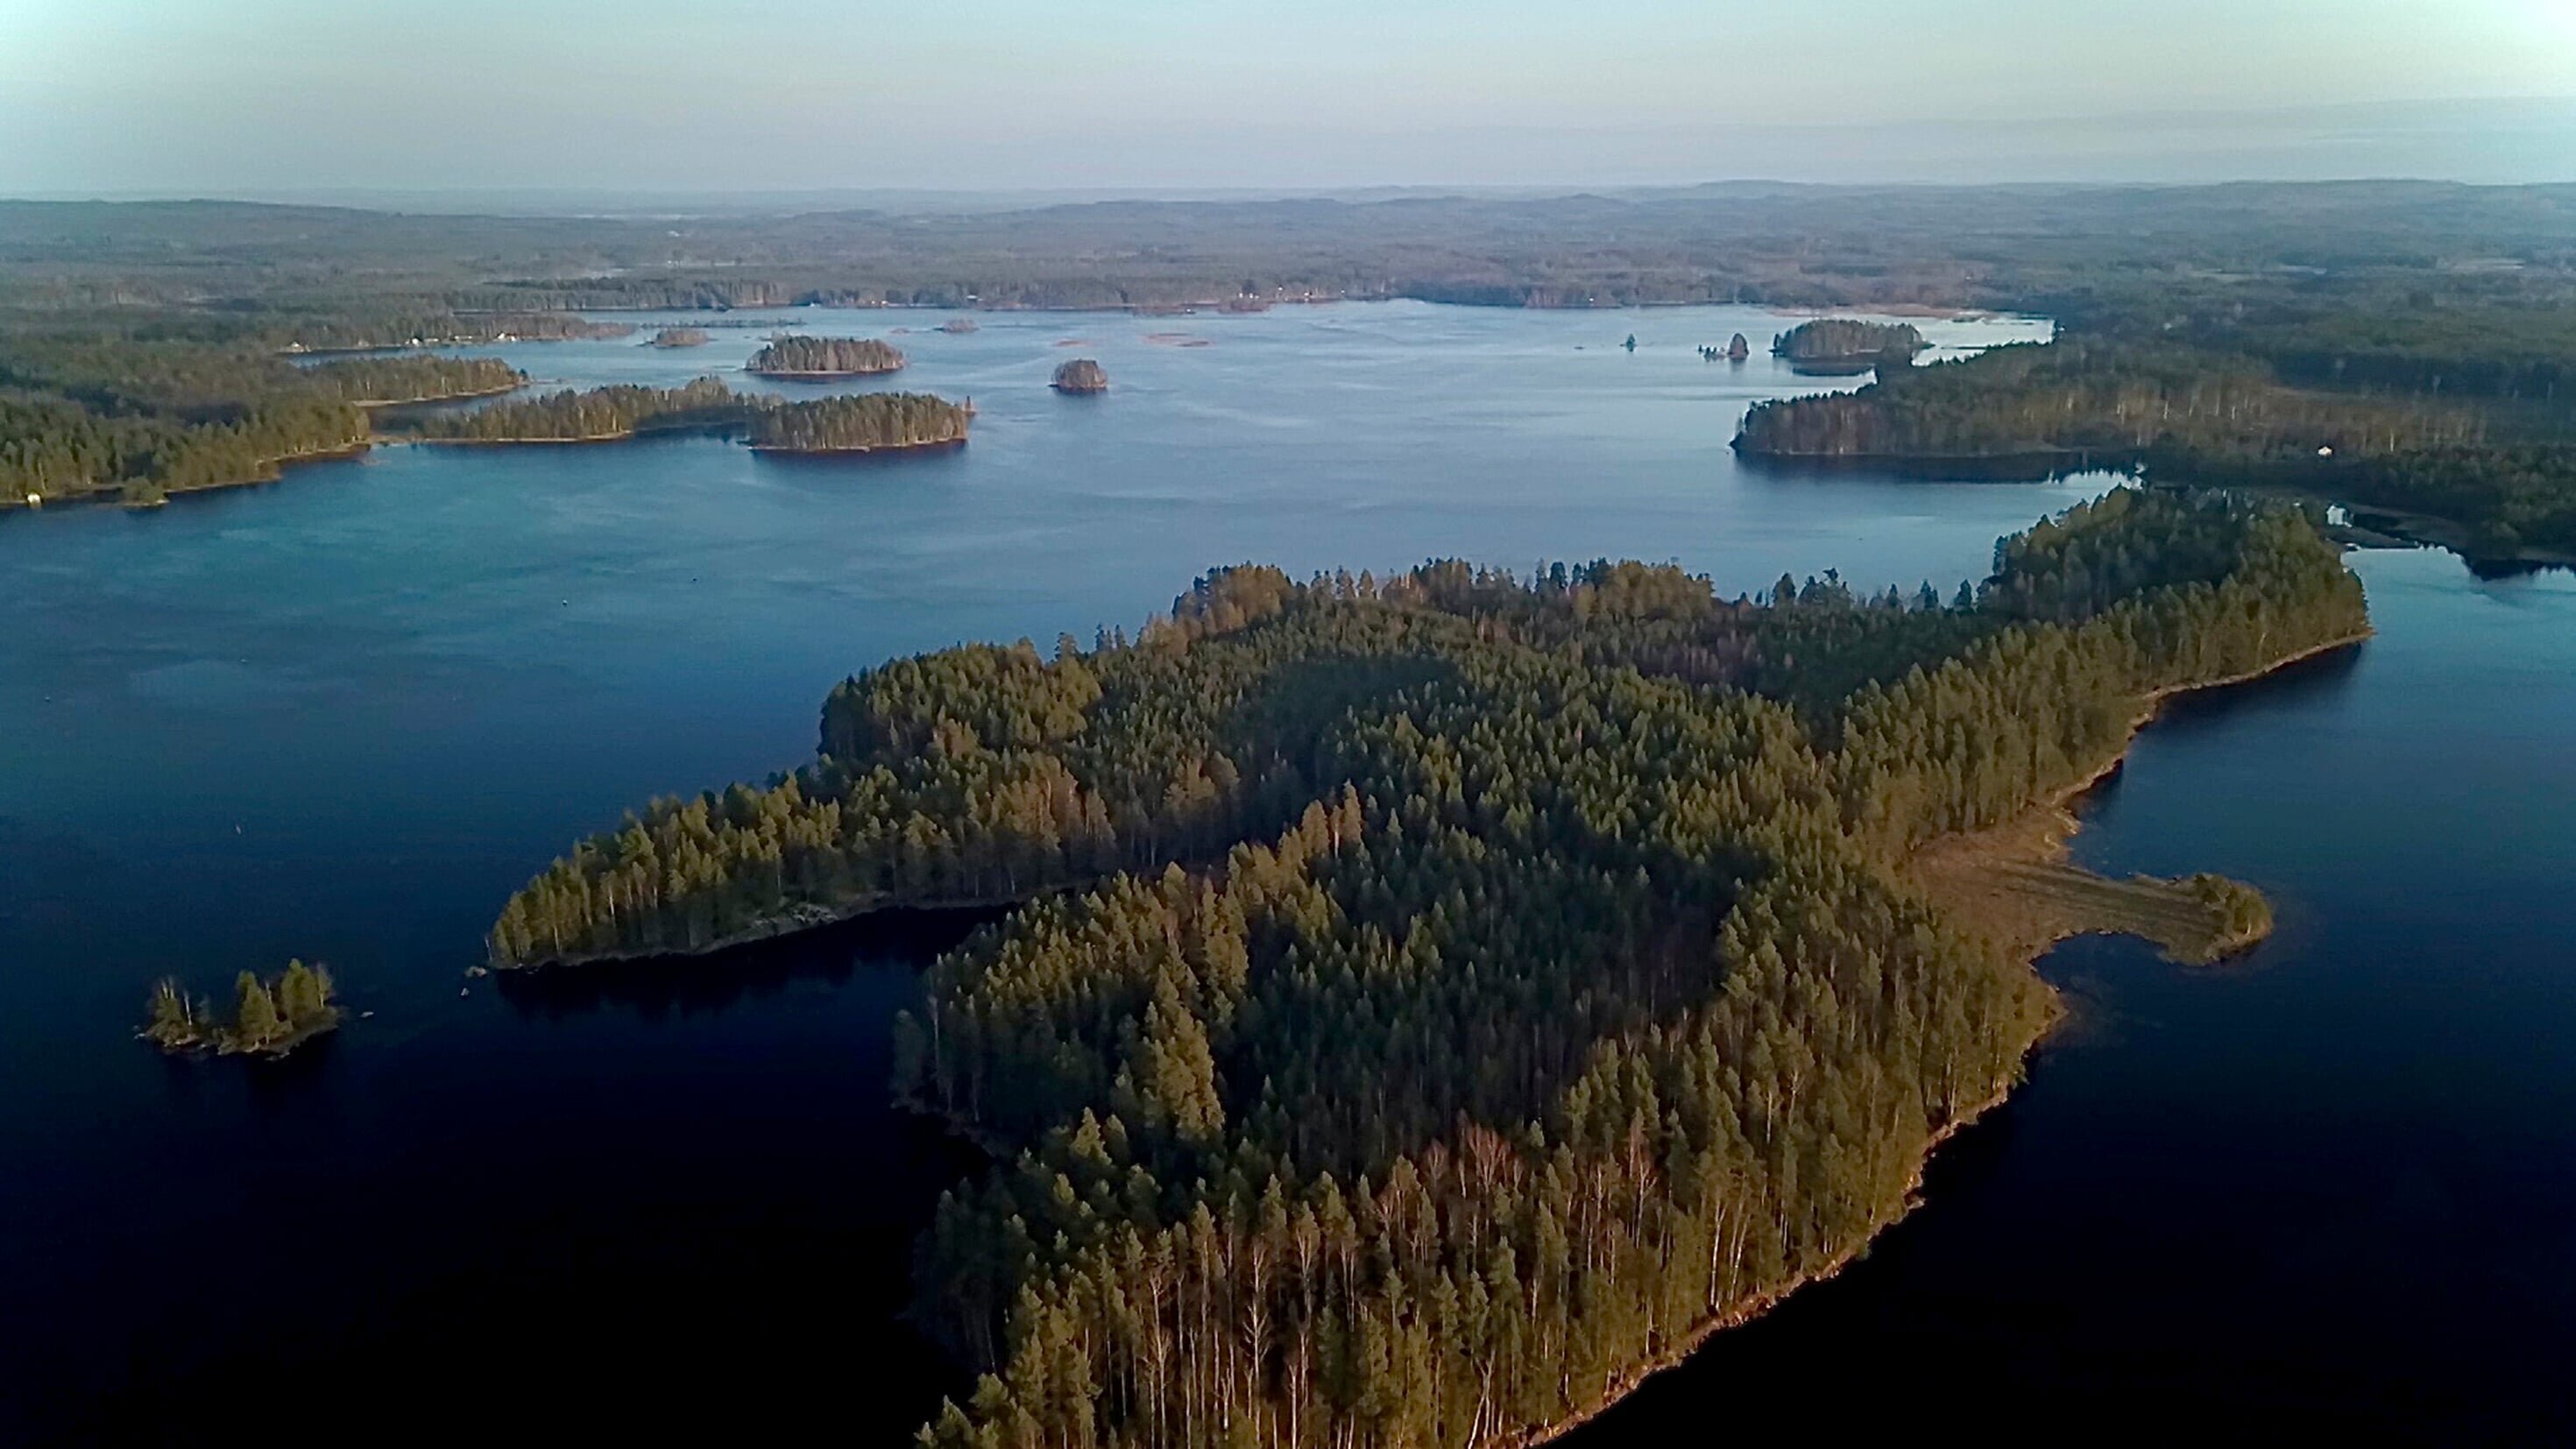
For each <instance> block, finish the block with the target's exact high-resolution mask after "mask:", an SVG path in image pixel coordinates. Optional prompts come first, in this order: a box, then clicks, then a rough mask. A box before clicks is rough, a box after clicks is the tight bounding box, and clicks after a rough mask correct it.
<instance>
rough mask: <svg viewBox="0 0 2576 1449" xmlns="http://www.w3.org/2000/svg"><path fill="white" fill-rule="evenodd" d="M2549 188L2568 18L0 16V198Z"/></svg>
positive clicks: (1490, 3) (2361, 11)
mask: <svg viewBox="0 0 2576 1449" xmlns="http://www.w3.org/2000/svg"><path fill="white" fill-rule="evenodd" d="M2373 175H2416V176H2442V177H2450V178H2454V179H2462V180H2477V181H2517V180H2576V0H1695V3H1693V0H1585V3H1580V4H1573V3H1566V0H1301V3H1297V4H1285V3H1273V0H1091V3H1088V4H1076V3H1067V0H945V3H939V4H923V3H918V0H911V3H900V4H897V3H883V0H838V3H831V0H737V3H732V4H721V3H709V0H433V3H427V4H414V5H401V6H397V5H391V4H386V3H384V0H375V3H368V0H161V3H150V0H0V193H5V194H20V195H28V194H100V195H121V194H175V195H254V194H267V193H293V192H303V191H325V190H334V189H339V190H348V189H364V188H383V189H389V190H405V191H426V190H439V189H460V190H477V191H495V190H509V189H515V188H550V189H558V190H560V189H565V188H595V189H601V190H653V191H661V192H692V191H706V192H723V191H743V190H793V189H814V190H823V189H848V188H873V187H886V188H941V189H949V188H954V189H962V190H998V189H1015V188H1039V189H1055V190H1082V189H1103V190H1121V189H1125V190H1151V189H1175V188H1219V187H1235V188H1281V187H1289V188H1297V187H1306V188H1326V187H1357V186H1371V185H1442V184H1449V185H1481V186H1514V185H1529V186H1549V185H1644V184H1656V183H1680V182H1694V181H1708V180H1723V179H1733V178H1742V177H1765V178H1777V179H1786V180H1818V181H1907V180H1915V181H2023V180H2210V179H2227V178H2231V177H2282V178H2297V179H2305V178H2312V177H2324V176H2373Z"/></svg>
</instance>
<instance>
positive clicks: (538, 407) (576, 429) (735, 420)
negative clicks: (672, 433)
mask: <svg viewBox="0 0 2576 1449" xmlns="http://www.w3.org/2000/svg"><path fill="white" fill-rule="evenodd" d="M752 406H753V404H752V403H751V401H750V400H749V399H747V398H745V397H744V396H743V395H742V394H740V393H737V392H734V391H733V390H732V389H730V388H728V387H726V386H725V385H724V384H723V383H721V382H718V381H716V380H715V379H714V378H712V377H702V378H699V379H697V380H696V381H694V382H688V383H684V384H682V385H681V386H679V387H638V386H633V385H620V386H616V387H599V388H592V389H590V390H588V391H585V392H576V391H572V390H570V389H567V390H565V391H562V392H552V393H547V394H544V395H543V396H540V397H531V398H524V399H514V400H512V401H509V402H504V403H495V404H493V405H492V406H490V407H486V408H478V409H476V410H474V411H473V412H467V413H437V414H432V415H430V416H426V417H420V418H414V419H411V420H410V421H409V422H408V423H407V424H405V425H404V434H405V435H406V436H409V437H412V438H415V439H418V440H421V441H425V442H446V443H597V442H607V441H611V440H613V439H617V438H631V437H633V436H635V435H636V434H637V433H643V432H658V431H668V430H676V429H683V428H726V427H736V426H740V425H741V423H742V422H743V420H744V419H745V417H746V416H747V414H748V413H749V411H750V409H751V407H752Z"/></svg>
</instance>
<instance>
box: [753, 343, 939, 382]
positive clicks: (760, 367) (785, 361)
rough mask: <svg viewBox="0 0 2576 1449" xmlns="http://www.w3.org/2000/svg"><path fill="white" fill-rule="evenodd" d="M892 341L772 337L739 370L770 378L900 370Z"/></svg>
mask: <svg viewBox="0 0 2576 1449" xmlns="http://www.w3.org/2000/svg"><path fill="white" fill-rule="evenodd" d="M903 365H904V357H903V354H902V353H901V352H900V351H897V350H896V348H895V346H894V344H892V343H890V342H885V341H881V340H879V339H877V338H874V337H778V338H772V339H771V340H770V341H769V343H768V344H767V345H765V346H763V347H762V348H761V349H760V350H759V351H758V352H755V353H753V354H752V355H751V360H750V361H749V362H746V363H744V364H743V368H742V370H743V371H745V372H750V373H758V374H762V375H765V376H770V377H862V376H867V375H870V374H874V373H880V372H895V371H899V370H901V369H902V367H903Z"/></svg>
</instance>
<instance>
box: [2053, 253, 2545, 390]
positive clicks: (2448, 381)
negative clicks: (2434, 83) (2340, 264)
mask: <svg viewBox="0 0 2576 1449" xmlns="http://www.w3.org/2000/svg"><path fill="white" fill-rule="evenodd" d="M2560 270H2562V269H2555V268H2553V269H2551V271H2552V272H2557V271H2560ZM2063 300H2064V304H2065V311H2064V313H2063V314H2062V316H2061V321H2062V323H2063V324H2065V325H2067V326H2069V327H2072V328H2074V329H2076V330H2078V331H2080V332H2081V333H2082V334H2083V335H2085V336H2088V337H2094V338H2099V339H2102V340H2117V341H2123V342H2129V343H2133V344H2152V345H2160V346H2173V345H2177V344H2182V345H2188V346H2192V347H2197V348H2202V349H2205V350H2208V351H2212V352H2217V353H2222V354H2227V355H2232V356H2237V357H2243V358H2249V359H2253V360H2255V361H2259V362H2260V363H2262V364H2263V365H2265V366H2266V367H2268V368H2270V369H2271V370H2272V372H2273V374H2274V375H2275V376H2276V377H2278V378H2279V379H2280V380H2281V381H2283V382H2287V383H2292V384H2295V385H2299V386H2307V387H2327V388H2339V389H2348V390H2357V391H2366V392H2383V393H2403V394H2417V395H2424V396H2434V397H2446V398H2467V399H2477V400H2493V401H2508V402H2518V403H2526V404H2533V405H2538V406H2541V407H2544V408H2547V407H2561V406H2563V405H2565V404H2567V403H2570V402H2576V392H2571V391H2570V389H2571V386H2576V297H2571V296H2570V295H2568V293H2567V289H2566V286H2565V284H2564V282H2563V281H2551V282H2542V281H2541V280H2540V279H2538V278H2535V277H2533V276H2532V275H2531V274H2529V273H2528V272H2526V271H2524V270H2522V269H2519V268H2513V269H2506V270H2503V271H2499V272H2494V273H2485V274H2482V273H2479V272H2475V271H2470V272H2465V273H2463V272H2453V273H2447V274H2446V273H2441V272H2435V271H2428V270H2425V269H2421V268H2417V269H2413V270H2411V271H2410V272H2407V273H2404V274H2400V275H2393V276H2369V275H2364V276H2360V277H2356V278H2344V277H2338V278H2336V279H2334V280H2333V281H2331V282H2322V281H2316V280H2303V281H2300V282H2298V283H2295V284H2291V285H2282V284H2278V283H2275V284H2271V285H2263V284H2249V283H2245V282H2229V283H2225V284H2213V283H2209V282H2200V283H2197V284H2185V285H2172V284H2163V285H2158V286H2155V287H2152V288H2148V289H2143V290H2139V291H2136V292H2132V291H2129V290H2127V289H2114V290H2112V291H2110V292H2108V293H2107V294H2105V295H2098V296H2086V297H2079V298H2067V299H2063Z"/></svg>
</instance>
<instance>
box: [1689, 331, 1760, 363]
mask: <svg viewBox="0 0 2576 1449" xmlns="http://www.w3.org/2000/svg"><path fill="white" fill-rule="evenodd" d="M1699 355H1700V360H1701V361H1703V362H1715V361H1717V360H1718V359H1719V358H1724V359H1726V360H1727V361H1729V362H1742V361H1743V360H1744V359H1746V358H1748V357H1751V356H1752V355H1753V344H1752V343H1750V342H1747V341H1745V340H1744V334H1743V333H1741V332H1738V333H1736V334H1735V336H1734V337H1733V338H1732V339H1731V340H1729V341H1728V342H1727V344H1726V345H1725V346H1724V347H1703V348H1701V349H1700V350H1699Z"/></svg>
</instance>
